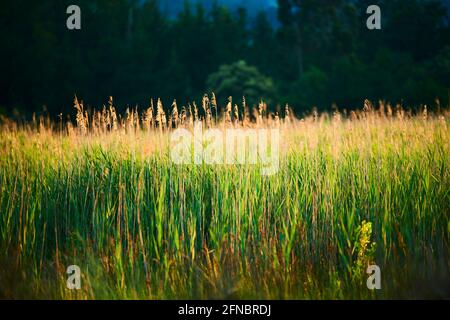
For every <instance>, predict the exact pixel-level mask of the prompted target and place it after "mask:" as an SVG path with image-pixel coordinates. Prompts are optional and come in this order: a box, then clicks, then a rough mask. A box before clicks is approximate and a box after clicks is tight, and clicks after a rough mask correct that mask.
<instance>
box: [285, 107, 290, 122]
mask: <svg viewBox="0 0 450 320" xmlns="http://www.w3.org/2000/svg"><path fill="white" fill-rule="evenodd" d="M284 122H285V123H287V124H289V123H291V110H290V108H289V104H287V103H286V106H285V107H284Z"/></svg>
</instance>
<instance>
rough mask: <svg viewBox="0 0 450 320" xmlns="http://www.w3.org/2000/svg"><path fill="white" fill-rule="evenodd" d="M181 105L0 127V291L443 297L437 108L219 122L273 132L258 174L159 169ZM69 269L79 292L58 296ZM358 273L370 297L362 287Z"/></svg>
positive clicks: (444, 238)
mask: <svg viewBox="0 0 450 320" xmlns="http://www.w3.org/2000/svg"><path fill="white" fill-rule="evenodd" d="M204 103H206V108H204V110H205V113H204V114H205V118H204V119H203V121H206V119H208V112H207V111H206V110H207V108H211V107H210V106H209V104H208V103H209V102H208V101H207V102H204ZM111 105H112V102H111ZM213 107H214V106H213ZM158 108H159V104H158ZM161 108H162V106H161ZM186 110H187V108H186ZM210 110H213V109H210ZM158 112H160V111H158ZM185 112H186V113H185V117H186V118H185V119H184V122H183V120H182V119H181V117H182V112H180V113H178V110H177V114H176V116H177V120H176V121H175V119H174V118H172V117H168V119H166V120H165V124H164V125H163V124H162V120H161V117H162V114H159V119H154V118H153V117H155V116H154V113H153V109H152V110H151V117H152V119H151V120H150V119H149V118H148V114H147V118H145V117H142V118H141V117H139V115H138V114H137V113H136V114H131V116H130V114H129V115H128V117H127V118H124V119H123V120H121V119H120V118H117V119H116V121H117V123H116V125H115V126H114V125H113V122H114V120H113V119H112V118H111V119H112V120H110V122H109V123H107V121H108V120H104V126H103V127H102V122H101V121H103V120H100V117H101V116H99V122H98V124H97V126H95V124H94V125H93V121H95V120H94V119H95V116H92V117H91V116H89V117H86V118H83V117H84V114H83V111H81V116H80V110H79V117H78V118H77V121H78V126H77V127H73V126H66V125H64V126H61V127H63V130H62V131H61V130H59V129H58V125H57V124H52V125H50V124H49V123H47V124H45V122H44V120H42V119H41V121H35V122H34V123H33V124H30V125H27V126H17V125H15V124H14V123H11V122H8V121H7V122H5V123H4V124H3V126H2V130H1V131H0V219H1V220H0V297H2V298H57V299H61V298H63V299H72V298H77V299H104V298H113V299H175V298H258V299H259V298H273V299H278V298H280V299H340V298H405V297H443V296H447V297H448V294H449V291H448V290H449V288H450V286H449V285H448V284H449V269H448V268H449V260H448V241H449V228H450V224H449V220H448V218H449V213H450V171H449V164H450V143H449V141H450V130H449V126H448V115H445V114H443V115H429V114H428V115H427V114H425V115H424V114H420V115H418V116H407V115H404V114H402V113H397V115H391V114H389V112H387V113H386V114H385V113H384V111H379V110H376V111H375V110H366V111H365V112H358V113H357V114H356V113H355V114H352V115H351V116H350V117H348V118H347V117H346V116H345V115H341V114H337V113H336V114H335V115H334V116H327V115H322V116H320V115H312V116H311V117H306V118H304V119H302V120H298V119H294V118H292V117H289V118H286V119H278V118H277V116H276V115H273V116H266V115H264V118H262V115H263V111H261V106H260V111H258V110H256V116H255V118H254V119H253V120H254V121H258V120H259V122H258V124H256V123H255V122H252V121H251V119H247V120H246V119H245V117H243V119H241V120H238V122H236V121H235V122H234V123H231V122H232V121H233V119H232V117H231V115H230V119H229V122H230V123H226V119H227V117H226V116H225V117H224V119H225V120H224V121H225V122H223V123H222V122H221V123H218V124H217V126H226V125H234V126H241V125H246V123H245V122H246V121H248V123H247V125H255V126H256V125H257V126H265V125H266V126H278V127H279V128H280V130H281V136H282V139H281V141H282V142H283V146H282V148H281V149H282V154H281V157H280V159H281V162H280V170H279V172H278V173H277V174H275V175H273V176H263V175H261V171H260V170H259V168H258V167H257V166H254V165H253V166H251V165H249V166H245V165H244V166H231V165H217V166H210V165H209V166H208V165H199V166H196V165H182V166H177V165H175V164H173V163H171V161H170V157H169V152H170V144H169V141H170V140H169V138H170V129H168V128H167V127H168V126H169V124H170V123H171V122H172V121H173V123H174V124H176V125H187V126H189V119H190V114H189V112H188V111H185ZM258 112H260V115H261V118H260V119H258V115H257V114H258ZM401 112H403V111H401ZM243 113H244V112H243ZM111 114H112V113H109V114H108V117H110V116H111ZM114 114H115V111H114ZM173 114H174V112H172V115H173ZM191 114H194V113H193V112H192V111H191ZM144 115H145V114H144ZM211 115H212V116H211ZM214 115H215V113H214V112H211V111H210V118H209V121H213V119H212V118H214ZM103 116H105V115H103ZM131 117H132V118H131ZM164 117H166V115H165V114H164ZM178 117H180V119H178ZM105 119H106V116H105ZM136 119H137V120H136ZM154 120H155V121H154ZM194 120H199V119H193V120H192V121H194ZM83 121H85V126H83V125H80V122H83ZM73 264H75V265H78V266H80V268H81V270H82V274H83V277H82V289H81V290H79V291H71V290H68V289H67V288H66V279H67V275H66V273H65V272H66V268H67V266H69V265H73ZM369 264H377V265H379V266H380V268H381V271H382V289H381V290H378V291H371V290H368V289H367V287H366V279H367V277H368V275H367V274H366V272H365V271H366V270H365V269H366V267H367V265H369Z"/></svg>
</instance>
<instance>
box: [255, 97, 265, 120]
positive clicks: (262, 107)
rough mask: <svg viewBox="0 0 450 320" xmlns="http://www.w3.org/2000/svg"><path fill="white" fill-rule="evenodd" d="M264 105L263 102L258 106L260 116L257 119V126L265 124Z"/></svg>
mask: <svg viewBox="0 0 450 320" xmlns="http://www.w3.org/2000/svg"><path fill="white" fill-rule="evenodd" d="M263 112H264V103H263V101H262V100H261V101H260V102H259V105H258V115H257V117H256V124H257V125H261V124H262V123H263Z"/></svg>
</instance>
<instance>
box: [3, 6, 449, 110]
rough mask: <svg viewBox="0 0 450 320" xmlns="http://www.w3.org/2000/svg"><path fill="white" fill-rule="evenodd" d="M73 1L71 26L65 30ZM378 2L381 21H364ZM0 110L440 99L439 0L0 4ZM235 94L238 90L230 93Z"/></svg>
mask: <svg viewBox="0 0 450 320" xmlns="http://www.w3.org/2000/svg"><path fill="white" fill-rule="evenodd" d="M70 4H77V5H79V6H80V8H81V12H82V29H81V30H79V31H69V30H68V29H67V28H66V19H67V18H68V15H67V14H66V8H67V6H68V5H70ZM370 4H378V5H379V6H380V7H381V10H382V30H381V31H369V30H368V29H367V28H366V19H367V17H368V15H367V14H366V9H367V7H368V5H370ZM0 43H1V47H2V49H1V50H0V74H1V75H2V76H1V79H0V88H1V89H0V114H6V115H8V116H14V117H23V116H27V117H29V116H30V115H31V113H32V112H37V113H40V112H42V111H43V110H47V111H48V112H49V113H50V114H51V115H53V116H56V115H57V114H59V113H64V114H67V113H73V111H74V109H73V105H72V100H73V96H74V94H77V95H78V96H79V97H80V98H81V99H83V100H84V102H85V104H86V105H91V106H94V107H97V108H98V107H101V106H102V105H103V104H105V103H106V102H107V100H108V97H109V96H114V99H115V100H114V101H115V102H116V105H117V106H119V109H120V108H122V109H124V108H125V107H127V106H130V107H134V106H136V105H139V106H140V107H146V106H147V105H148V103H149V100H150V98H158V97H161V98H162V101H163V103H164V105H165V106H167V105H170V104H171V102H172V100H173V99H174V98H176V99H177V101H178V103H179V104H186V103H188V102H190V101H193V100H196V101H199V100H200V99H201V96H202V95H203V94H204V93H205V92H210V91H215V92H216V93H217V95H218V99H219V103H220V104H221V105H223V104H224V102H225V101H226V99H227V98H228V96H230V95H233V96H234V97H235V99H236V98H238V97H241V96H242V95H245V96H246V98H247V102H248V103H249V104H255V103H257V102H258V100H259V99H265V100H266V101H268V102H269V105H270V107H271V108H272V109H275V108H276V107H277V104H280V105H281V107H282V108H283V107H284V104H285V103H287V102H289V104H290V105H292V107H293V109H294V110H295V111H296V112H297V113H299V114H301V113H303V112H306V111H308V110H310V109H311V107H313V106H316V107H318V108H319V109H321V110H323V109H329V108H331V106H332V105H333V104H336V105H337V106H338V107H339V108H348V109H352V108H359V107H361V106H362V103H363V101H364V99H366V98H368V99H372V100H377V99H384V100H387V101H390V102H392V103H394V104H395V103H402V104H403V105H405V106H411V107H412V108H415V107H419V106H420V105H421V104H427V105H428V107H429V108H430V109H432V108H436V106H437V105H439V103H437V101H436V99H439V101H440V104H441V105H445V106H446V105H447V104H448V99H449V88H450V28H449V1H443V0H430V1H427V0H379V1H375V0H374V1H367V0H354V1H350V0H349V1H344V0H329V1H324V0H321V1H312V0H299V1H293V0H278V1H276V0H265V1H264V0H253V1H236V0H233V1H232V0H228V1H225V0H222V1H194V0H192V1H190V2H188V1H183V0H176V1H172V0H171V1H163V0H160V1H155V0H111V1H105V0H78V1H65V0H58V1H48V0H47V1H33V2H30V1H24V0H15V1H11V0H6V1H1V3H0ZM238 99H240V98H238Z"/></svg>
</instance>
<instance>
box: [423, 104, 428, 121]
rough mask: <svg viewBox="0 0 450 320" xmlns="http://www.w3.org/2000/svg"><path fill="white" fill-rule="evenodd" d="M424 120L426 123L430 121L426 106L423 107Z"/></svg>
mask: <svg viewBox="0 0 450 320" xmlns="http://www.w3.org/2000/svg"><path fill="white" fill-rule="evenodd" d="M422 119H423V120H424V121H426V120H427V119H428V110H427V105H425V106H424V107H423V110H422Z"/></svg>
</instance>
